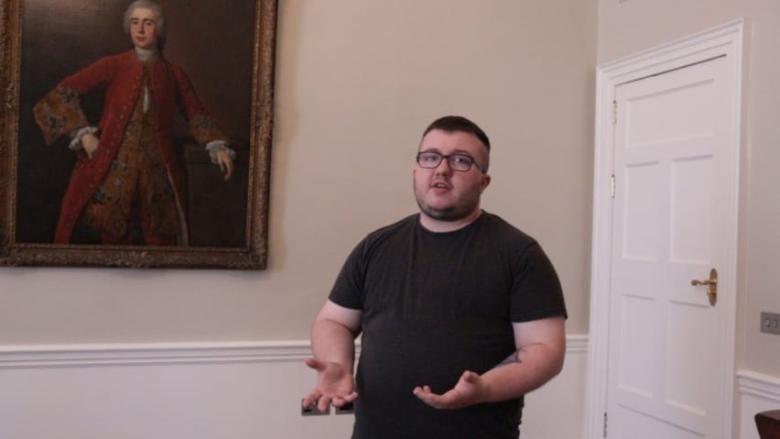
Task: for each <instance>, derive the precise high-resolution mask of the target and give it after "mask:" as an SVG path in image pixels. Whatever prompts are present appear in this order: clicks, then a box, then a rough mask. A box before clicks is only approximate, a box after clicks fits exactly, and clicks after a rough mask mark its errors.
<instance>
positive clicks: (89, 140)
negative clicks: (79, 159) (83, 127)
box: [81, 133, 100, 160]
mask: <svg viewBox="0 0 780 439" xmlns="http://www.w3.org/2000/svg"><path fill="white" fill-rule="evenodd" d="M99 142H100V139H98V138H97V136H96V135H94V134H89V133H87V134H84V135H83V136H81V148H82V149H84V152H85V153H86V154H87V158H89V159H90V160H91V159H92V155H93V154H95V151H97V149H98V143H99Z"/></svg>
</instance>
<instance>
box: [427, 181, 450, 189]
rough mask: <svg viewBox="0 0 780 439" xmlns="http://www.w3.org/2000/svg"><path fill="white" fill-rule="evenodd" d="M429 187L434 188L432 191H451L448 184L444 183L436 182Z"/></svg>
mask: <svg viewBox="0 0 780 439" xmlns="http://www.w3.org/2000/svg"><path fill="white" fill-rule="evenodd" d="M431 187H432V188H434V189H451V188H452V187H451V186H450V185H449V184H447V183H445V182H443V181H436V182H434V183H433V184H431Z"/></svg>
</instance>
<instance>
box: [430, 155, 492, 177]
mask: <svg viewBox="0 0 780 439" xmlns="http://www.w3.org/2000/svg"><path fill="white" fill-rule="evenodd" d="M423 154H431V155H435V156H437V157H438V159H437V160H436V164H435V165H433V166H423V164H422V163H420V157H421V156H422V155H423ZM458 157H460V158H466V159H468V162H469V165H468V167H467V168H466V169H458V168H457V167H455V166H453V159H454V158H458ZM444 159H446V160H447V166H449V167H450V169H452V170H453V171H458V172H468V171H469V170H471V166H476V168H477V169H478V170H479V172H481V173H483V174H484V173H485V169H484V168H483V167H482V165H480V164H479V163H477V160H476V159H475V158H474V157H472V156H470V155H468V154H464V153H462V152H456V153H454V154H442V153H440V152H437V151H420V152H418V153H417V156H416V157H415V160H416V161H417V165H418V166H419V167H421V168H423V169H436V168H437V167H439V165H440V164H441V161H442V160H444Z"/></svg>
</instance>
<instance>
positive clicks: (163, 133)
mask: <svg viewBox="0 0 780 439" xmlns="http://www.w3.org/2000/svg"><path fill="white" fill-rule="evenodd" d="M148 87H149V92H150V95H151V105H153V106H154V107H155V108H156V114H157V120H156V133H155V134H156V140H157V142H156V144H157V147H159V148H160V153H161V156H162V159H163V162H164V164H165V166H166V168H167V171H168V175H169V181H170V182H171V185H172V187H173V190H174V192H175V195H176V199H177V203H178V204H179V208H180V209H182V207H183V206H182V205H183V201H184V198H183V196H184V190H183V189H184V188H183V180H182V171H181V170H180V169H179V166H178V164H177V163H176V156H175V153H174V148H173V147H174V145H173V120H174V114H175V111H176V108H177V104H178V106H179V107H180V108H181V110H182V112H183V113H184V116H185V118H186V119H187V121H188V123H189V128H190V133H191V134H192V136H193V137H194V138H195V140H196V141H197V142H199V143H201V144H206V143H208V142H211V141H214V140H223V139H225V136H224V135H222V133H221V132H220V131H219V129H218V128H217V127H216V124H214V122H213V121H212V120H211V119H210V118H209V117H208V114H207V112H206V110H205V109H204V107H203V104H201V102H200V100H199V99H198V97H197V95H196V94H195V90H194V88H193V86H192V83H191V81H190V79H189V77H187V74H186V73H185V72H184V70H183V69H182V68H181V67H179V66H176V65H174V64H171V63H170V62H168V61H166V60H165V59H164V58H162V57H159V58H158V59H157V60H156V61H153V62H152V64H151V66H150V78H149V84H148ZM100 88H105V91H106V94H105V101H104V105H103V113H102V116H101V118H100V122H99V123H98V129H99V138H100V143H99V146H98V149H97V151H95V153H94V154H93V156H92V159H90V160H87V158H86V154H84V152H83V151H81V150H79V152H78V154H79V160H78V162H77V163H76V165H75V167H74V169H73V172H72V174H71V178H70V182H69V184H68V188H67V190H66V192H65V196H64V197H63V200H62V207H61V209H60V217H59V220H58V222H57V229H56V232H55V237H54V242H55V243H58V244H66V243H68V242H70V237H71V234H72V233H73V229H74V227H75V225H76V222H77V220H78V218H79V216H80V215H81V212H82V211H83V209H84V207H85V206H86V204H87V202H88V201H89V200H90V198H91V197H92V196H93V194H94V193H95V191H96V190H97V189H98V187H100V185H101V183H102V182H103V180H104V179H105V177H106V174H107V173H108V171H109V168H110V166H111V163H112V161H113V160H114V157H115V156H116V154H117V152H118V150H119V147H120V145H121V144H122V140H123V136H124V134H125V127H126V126H127V123H128V121H129V120H130V117H131V115H132V112H133V109H134V108H135V105H136V104H137V102H138V99H139V98H142V97H141V95H142V92H143V64H142V62H141V61H140V60H139V59H138V57H137V56H136V54H135V52H134V51H132V50H130V51H127V52H124V53H121V54H118V55H114V56H108V57H105V58H102V59H100V60H98V61H97V62H95V63H94V64H92V65H90V66H88V67H86V68H84V69H83V70H81V71H79V72H77V73H75V74H73V75H71V76H69V77H67V78H65V79H64V80H63V81H62V82H60V83H59V84H58V85H57V87H56V88H55V89H54V90H52V91H51V92H50V93H49V94H47V95H46V96H45V97H44V98H43V99H42V100H41V101H40V102H38V104H36V106H35V108H34V109H33V112H34V115H35V120H36V122H37V123H38V125H39V126H40V127H41V130H42V131H43V134H44V138H45V141H46V143H47V144H51V143H53V142H54V141H55V140H57V138H59V137H60V136H62V135H66V134H70V133H72V132H74V131H75V130H77V129H79V128H82V127H85V126H88V125H89V122H88V121H87V120H86V117H85V115H84V113H83V112H82V110H81V107H80V105H79V104H80V96H81V95H83V94H85V93H88V92H90V91H92V90H96V89H100ZM180 211H184V210H183V209H182V210H180ZM184 230H186V227H184ZM185 242H186V241H185Z"/></svg>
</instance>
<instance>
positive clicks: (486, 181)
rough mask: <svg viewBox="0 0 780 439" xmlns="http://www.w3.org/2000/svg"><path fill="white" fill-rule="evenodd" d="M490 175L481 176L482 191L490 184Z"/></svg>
mask: <svg viewBox="0 0 780 439" xmlns="http://www.w3.org/2000/svg"><path fill="white" fill-rule="evenodd" d="M490 180H491V178H490V175H488V174H485V175H483V176H482V190H483V191H484V190H485V189H487V187H488V186H489V185H490Z"/></svg>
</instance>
